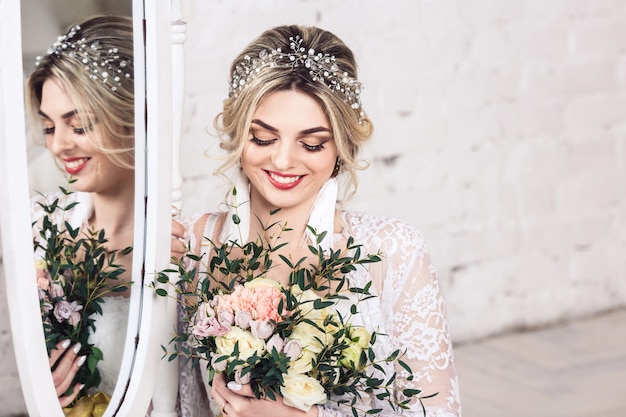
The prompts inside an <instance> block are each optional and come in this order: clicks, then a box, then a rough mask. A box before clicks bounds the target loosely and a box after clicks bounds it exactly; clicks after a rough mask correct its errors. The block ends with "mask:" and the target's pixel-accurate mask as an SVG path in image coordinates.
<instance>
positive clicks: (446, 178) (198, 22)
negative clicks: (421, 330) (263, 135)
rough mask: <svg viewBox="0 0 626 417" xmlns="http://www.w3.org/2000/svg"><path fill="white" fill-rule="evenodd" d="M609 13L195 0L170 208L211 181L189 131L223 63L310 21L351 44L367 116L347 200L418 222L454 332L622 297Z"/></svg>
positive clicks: (606, 5) (211, 199) (478, 5)
mask: <svg viewBox="0 0 626 417" xmlns="http://www.w3.org/2000/svg"><path fill="white" fill-rule="evenodd" d="M625 12H626V2H625V1H582V0H581V1H570V0H559V1H550V2H544V1H535V0H526V1H518V2H501V1H496V0H491V1H489V0H481V1H474V2H460V1H452V0H438V1H427V0H422V1H408V0H407V1H395V2H389V3H388V2H383V1H368V2H362V1H361V2H358V1H344V2H341V4H340V5H338V4H337V2H334V1H330V0H328V1H317V2H310V1H292V2H286V1H279V0H275V1H264V2H246V3H245V6H242V5H241V2H238V3H236V4H233V3H231V2H226V1H221V2H219V1H218V2H212V3H208V2H198V3H197V4H196V15H195V18H194V20H193V21H192V22H191V23H190V25H189V40H188V43H187V53H188V56H189V67H190V68H189V69H188V85H187V90H188V95H187V103H186V106H187V107H186V119H185V135H184V139H183V140H184V151H183V152H184V156H183V158H184V161H185V164H184V172H183V173H184V177H185V179H186V185H185V190H184V191H185V199H186V200H185V204H186V206H185V207H186V210H187V211H195V210H200V209H205V208H214V207H215V205H216V204H217V202H218V201H219V200H220V199H221V197H222V195H223V191H220V192H215V188H216V186H218V185H219V184H221V182H220V181H219V180H216V179H214V178H211V177H210V172H211V171H212V170H213V169H214V168H215V167H216V166H217V163H216V162H214V161H211V160H208V159H206V158H203V157H201V153H202V151H204V150H205V149H206V148H209V152H212V153H214V154H215V153H216V152H217V149H216V140H215V138H214V137H212V136H210V135H209V134H206V133H204V132H203V130H204V129H205V128H206V127H207V126H208V127H209V132H212V129H211V128H210V126H211V122H212V117H213V115H215V114H216V113H217V112H218V111H219V106H220V101H221V100H222V99H223V97H225V94H226V87H225V85H226V82H227V75H228V74H227V70H228V65H229V63H230V60H231V59H232V58H233V57H234V56H235V54H236V53H238V52H239V50H240V49H241V48H242V47H243V46H244V45H245V43H246V42H247V41H249V40H251V39H252V38H253V37H254V36H256V35H257V34H258V33H260V31H261V30H263V29H265V28H267V27H270V26H273V25H275V24H281V23H303V24H317V25H319V26H322V27H324V28H327V29H329V30H331V31H333V32H335V33H336V34H337V35H339V36H340V37H341V38H342V39H344V40H345V41H346V43H348V45H350V46H351V47H352V48H353V49H354V51H355V53H356V56H357V58H358V60H359V63H360V67H361V78H362V80H363V82H364V83H365V86H366V90H365V93H364V95H363V101H364V106H365V109H366V110H367V111H368V113H369V115H370V116H371V118H372V119H373V120H374V123H375V137H374V139H373V141H372V142H371V144H370V145H369V146H368V147H367V149H366V150H365V153H364V156H365V157H366V158H367V159H369V160H371V162H372V164H371V166H370V168H369V170H368V171H365V172H363V173H362V175H361V187H360V190H359V193H358V195H357V196H356V197H355V198H354V200H353V201H352V202H351V204H350V207H351V208H353V209H356V210H361V211H369V212H376V213H380V214H387V215H391V216H395V217H398V218H400V219H402V220H404V221H406V222H408V223H410V224H412V225H414V226H415V227H417V228H418V229H419V230H420V231H422V233H423V234H424V235H425V238H426V240H427V242H428V243H429V246H430V249H431V252H432V256H433V259H434V262H435V263H436V265H437V266H438V269H439V274H440V277H441V280H442V282H443V285H444V289H445V291H446V294H447V298H448V305H449V316H450V322H451V327H452V332H453V336H454V337H455V339H456V340H457V341H464V340H471V339H475V338H480V337H484V336H486V335H489V334H492V333H496V332H500V331H504V330H508V329H512V328H520V327H532V326H539V325H544V324H548V323H551V322H554V321H559V320H563V319H568V318H574V317H578V316H581V315H585V314H590V313H594V312H598V311H603V310H606V309H609V308H613V307H616V306H623V305H626V276H625V275H624V274H625V273H624V271H625V270H626V256H624V253H625V251H626V226H625V220H624V213H625V211H626V210H625V209H626V146H625V144H626V139H625V132H626V14H625ZM203 190H204V191H203ZM220 190H222V188H220Z"/></svg>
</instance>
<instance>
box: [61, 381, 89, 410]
mask: <svg viewBox="0 0 626 417" xmlns="http://www.w3.org/2000/svg"><path fill="white" fill-rule="evenodd" d="M83 387H84V385H81V384H76V385H74V390H73V391H72V393H71V394H70V395H60V396H59V404H60V405H61V408H64V407H67V406H68V405H70V404H71V403H72V402H74V400H75V399H76V396H77V395H78V393H79V392H80V390H81V389H83ZM66 391H67V390H66Z"/></svg>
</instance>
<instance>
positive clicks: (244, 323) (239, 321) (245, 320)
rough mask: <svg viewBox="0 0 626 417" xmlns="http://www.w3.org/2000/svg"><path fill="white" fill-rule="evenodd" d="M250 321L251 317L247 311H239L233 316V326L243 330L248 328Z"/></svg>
mask: <svg viewBox="0 0 626 417" xmlns="http://www.w3.org/2000/svg"><path fill="white" fill-rule="evenodd" d="M250 320H252V316H250V313H248V312H247V311H239V312H238V313H237V314H235V325H236V326H237V327H241V328H242V329H244V330H246V329H248V328H250Z"/></svg>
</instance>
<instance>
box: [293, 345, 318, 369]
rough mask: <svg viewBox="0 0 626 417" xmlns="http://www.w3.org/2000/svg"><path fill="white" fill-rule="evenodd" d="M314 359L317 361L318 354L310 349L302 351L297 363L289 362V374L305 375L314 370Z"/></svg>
mask: <svg viewBox="0 0 626 417" xmlns="http://www.w3.org/2000/svg"><path fill="white" fill-rule="evenodd" d="M313 359H317V353H315V352H312V351H310V350H308V349H302V351H301V353H300V356H299V357H298V359H296V360H295V361H291V362H289V372H296V373H300V374H305V373H307V372H309V371H310V370H311V369H313Z"/></svg>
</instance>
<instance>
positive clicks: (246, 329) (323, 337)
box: [155, 215, 425, 416]
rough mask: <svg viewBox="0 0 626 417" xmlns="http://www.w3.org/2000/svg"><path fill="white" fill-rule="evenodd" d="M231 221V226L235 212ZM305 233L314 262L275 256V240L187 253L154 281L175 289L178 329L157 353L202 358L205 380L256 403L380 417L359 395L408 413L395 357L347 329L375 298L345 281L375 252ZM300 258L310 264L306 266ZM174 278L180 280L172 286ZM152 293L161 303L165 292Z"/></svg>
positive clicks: (407, 393)
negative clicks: (218, 376) (242, 388)
mask: <svg viewBox="0 0 626 417" xmlns="http://www.w3.org/2000/svg"><path fill="white" fill-rule="evenodd" d="M232 221H234V222H235V223H237V222H238V218H237V216H236V215H234V216H233V219H232ZM271 227H278V228H279V230H280V231H281V232H283V231H286V230H289V229H287V228H286V226H284V225H281V224H280V223H278V222H277V223H273V224H272V225H271V226H265V227H264V231H265V232H266V233H265V235H270V233H269V229H270V228H271ZM309 230H310V232H312V234H313V235H314V236H315V238H316V244H314V245H309V247H308V249H309V250H310V252H311V256H309V257H303V258H302V259H300V260H298V261H293V260H292V259H290V258H288V257H286V256H283V255H280V254H277V255H278V256H272V254H273V253H274V252H276V251H277V250H278V249H280V248H281V247H283V246H285V245H286V244H287V243H279V241H280V235H281V233H278V237H277V238H276V239H275V240H274V241H273V242H274V243H275V244H272V243H271V242H270V241H269V240H265V241H262V240H261V239H257V240H256V241H254V242H249V243H246V244H240V243H238V242H237V241H229V242H227V243H225V244H221V245H216V244H214V243H213V242H210V243H211V246H210V247H211V252H210V253H209V254H202V255H201V256H197V255H193V254H187V255H185V257H184V258H183V259H182V260H178V261H177V268H172V269H168V270H165V271H162V272H160V273H158V276H157V281H158V282H160V283H162V284H165V285H171V286H173V287H174V289H175V292H176V293H177V299H178V300H179V302H181V303H182V311H183V317H182V321H183V323H184V327H185V329H184V331H183V332H182V334H179V335H176V336H175V337H174V338H173V339H172V340H171V343H172V344H174V345H175V346H176V349H175V350H174V351H168V349H167V347H163V350H164V357H167V358H169V359H170V360H172V359H174V358H175V357H177V356H179V355H180V356H182V357H184V358H186V360H190V361H192V363H193V364H194V365H198V364H199V363H200V361H201V360H204V361H207V362H208V365H207V368H208V372H209V381H212V379H213V377H214V375H215V373H216V372H217V373H224V374H225V376H226V379H227V380H228V381H231V380H234V381H237V382H238V383H240V384H250V386H251V388H252V390H253V392H254V393H255V395H256V397H257V398H261V397H265V398H269V399H272V400H275V399H276V398H277V396H280V397H282V399H283V402H284V403H285V404H287V405H290V406H292V407H295V408H298V409H300V410H303V411H308V410H309V409H310V408H311V407H312V406H313V405H315V404H324V403H326V402H327V401H335V402H336V403H338V404H340V405H342V406H347V407H350V408H351V410H352V413H353V414H354V415H355V416H356V415H357V414H358V413H359V412H361V413H363V412H366V413H367V414H377V413H379V412H380V411H382V409H380V408H378V409H368V410H360V409H359V407H360V404H359V402H358V400H359V398H361V396H362V395H363V394H364V393H366V394H368V395H374V396H375V397H376V398H378V399H379V400H383V401H386V402H388V403H389V404H390V405H391V407H392V408H393V409H394V410H396V409H403V408H407V404H408V403H409V402H410V401H411V400H412V399H415V398H418V400H419V401H420V403H421V398H420V397H418V396H419V394H420V392H421V391H420V390H417V389H405V390H403V392H402V394H403V396H404V399H403V400H399V399H397V398H396V396H394V393H393V383H394V380H395V377H396V375H395V372H393V371H392V373H391V374H389V369H393V367H390V366H388V365H390V364H392V363H396V362H397V363H398V364H399V365H401V366H402V368H404V369H405V370H406V371H407V372H408V373H409V374H410V375H411V374H412V372H411V369H410V367H409V366H408V365H407V364H406V363H404V362H403V361H402V360H401V357H402V353H401V352H400V351H395V352H393V353H392V354H391V355H389V356H386V357H383V358H378V357H377V356H376V353H375V350H374V343H375V342H376V340H377V338H379V337H381V336H384V335H382V334H380V333H377V332H372V333H370V332H369V331H368V330H367V329H366V328H364V327H361V326H358V325H353V324H351V321H352V320H351V319H352V318H353V317H354V316H355V315H357V314H359V307H360V305H361V303H362V302H363V301H365V300H367V299H369V298H372V297H374V295H372V294H371V293H370V287H371V282H370V283H368V284H367V285H366V286H365V287H364V288H360V287H355V286H352V285H351V284H350V280H349V274H350V272H352V271H354V270H356V268H357V267H365V266H366V265H367V264H370V263H375V262H379V261H380V260H381V258H380V255H379V254H365V255H362V253H361V246H360V245H358V244H355V242H354V240H353V239H352V238H351V237H350V238H348V239H347V241H346V245H345V248H344V249H343V250H328V251H324V250H322V248H321V245H320V242H321V241H322V240H323V239H324V237H325V236H324V233H321V234H319V235H318V234H316V233H315V230H313V229H312V228H309ZM205 239H206V238H205ZM274 259H280V261H281V262H284V263H285V264H286V265H287V266H288V267H289V269H290V270H291V273H290V276H289V285H288V286H287V287H286V288H285V287H282V286H281V285H280V284H279V283H278V281H276V280H275V279H272V273H273V271H272V266H273V262H274ZM307 260H308V261H309V262H310V261H311V260H313V262H312V263H310V264H309V265H308V266H305V263H306V262H307ZM189 265H191V266H189ZM172 274H176V275H178V276H179V278H180V279H179V280H178V281H177V282H174V281H173V280H174V278H170V277H172V276H173V275H172ZM155 290H156V293H157V294H158V295H161V296H168V291H167V290H166V289H165V288H163V287H159V288H155ZM409 378H410V379H412V377H409ZM424 398H425V397H424Z"/></svg>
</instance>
